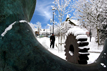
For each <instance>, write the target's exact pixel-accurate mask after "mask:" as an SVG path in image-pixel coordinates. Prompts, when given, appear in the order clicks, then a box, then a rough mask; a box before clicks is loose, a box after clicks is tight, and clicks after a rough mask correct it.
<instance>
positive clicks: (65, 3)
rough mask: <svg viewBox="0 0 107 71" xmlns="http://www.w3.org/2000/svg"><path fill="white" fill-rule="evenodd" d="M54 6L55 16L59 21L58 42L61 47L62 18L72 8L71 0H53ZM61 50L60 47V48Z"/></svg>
mask: <svg viewBox="0 0 107 71" xmlns="http://www.w3.org/2000/svg"><path fill="white" fill-rule="evenodd" d="M53 3H54V5H55V6H54V8H55V9H56V16H57V18H58V20H59V21H60V27H59V28H60V38H59V44H60V45H61V46H60V47H62V30H61V29H62V27H61V24H62V20H63V18H64V16H65V15H67V14H69V13H70V12H71V11H73V10H72V8H71V6H72V3H73V2H72V0H54V2H53ZM61 50H62V49H61Z"/></svg>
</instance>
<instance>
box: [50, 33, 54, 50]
mask: <svg viewBox="0 0 107 71" xmlns="http://www.w3.org/2000/svg"><path fill="white" fill-rule="evenodd" d="M50 42H51V43H50V48H51V46H52V48H54V43H55V36H54V34H52V35H51V36H50Z"/></svg>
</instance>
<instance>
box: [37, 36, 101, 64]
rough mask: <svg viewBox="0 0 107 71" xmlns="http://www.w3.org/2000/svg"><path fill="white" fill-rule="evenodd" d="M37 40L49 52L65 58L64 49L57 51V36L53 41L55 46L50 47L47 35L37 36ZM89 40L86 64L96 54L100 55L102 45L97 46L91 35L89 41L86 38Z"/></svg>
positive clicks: (89, 62) (93, 58)
mask: <svg viewBox="0 0 107 71" xmlns="http://www.w3.org/2000/svg"><path fill="white" fill-rule="evenodd" d="M37 40H38V41H39V42H40V43H41V44H42V45H43V46H44V47H45V48H46V49H47V50H49V51H50V52H51V53H53V54H54V55H56V56H58V57H60V58H62V59H64V60H66V56H65V52H64V51H59V49H58V47H57V44H58V38H57V37H56V41H55V47H54V49H53V48H50V39H49V38H48V37H42V38H38V37H37ZM88 41H89V45H88V47H90V50H89V53H90V55H89V60H88V64H91V63H93V62H94V61H95V60H96V59H97V58H98V56H99V55H100V52H101V51H102V50H103V45H101V46H98V45H97V43H96V42H95V38H94V37H92V39H91V42H90V39H89V38H88Z"/></svg>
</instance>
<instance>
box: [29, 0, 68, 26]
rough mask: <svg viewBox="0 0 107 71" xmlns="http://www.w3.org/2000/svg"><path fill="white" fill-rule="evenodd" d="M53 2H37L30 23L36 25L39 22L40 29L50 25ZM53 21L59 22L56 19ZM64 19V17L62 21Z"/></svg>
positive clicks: (40, 0) (48, 0)
mask: <svg viewBox="0 0 107 71" xmlns="http://www.w3.org/2000/svg"><path fill="white" fill-rule="evenodd" d="M53 1H54V0H37V3H36V9H35V12H34V15H33V17H32V19H31V23H33V24H36V23H37V22H40V23H41V25H42V28H45V27H46V25H47V24H51V25H52V23H50V19H53V11H52V8H51V6H52V5H53V3H52V2H53ZM54 19H55V21H57V22H59V21H58V19H57V18H56V17H55V18H54ZM65 19H66V16H65V17H64V19H63V20H65Z"/></svg>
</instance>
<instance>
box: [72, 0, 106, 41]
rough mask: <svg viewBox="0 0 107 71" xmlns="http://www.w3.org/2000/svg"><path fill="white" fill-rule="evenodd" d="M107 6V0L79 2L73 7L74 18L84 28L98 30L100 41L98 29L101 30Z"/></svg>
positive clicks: (82, 0)
mask: <svg viewBox="0 0 107 71" xmlns="http://www.w3.org/2000/svg"><path fill="white" fill-rule="evenodd" d="M106 5H107V0H78V1H76V3H75V4H74V5H73V8H74V9H75V12H74V16H75V17H73V18H76V19H78V20H79V21H80V22H81V25H83V26H84V27H87V28H90V27H91V29H96V30H97V36H98V39H99V34H98V29H100V28H101V26H102V23H103V21H104V18H105V14H107V12H104V11H105V10H107V7H106ZM102 12H104V13H102ZM98 41H99V40H98Z"/></svg>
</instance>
